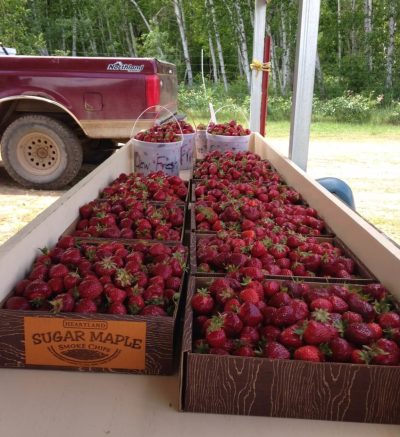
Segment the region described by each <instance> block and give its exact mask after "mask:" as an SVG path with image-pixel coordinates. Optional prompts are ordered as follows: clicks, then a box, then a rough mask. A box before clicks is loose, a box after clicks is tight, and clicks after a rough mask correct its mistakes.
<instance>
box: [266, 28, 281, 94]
mask: <svg viewBox="0 0 400 437" xmlns="http://www.w3.org/2000/svg"><path fill="white" fill-rule="evenodd" d="M265 30H266V33H267V35H269V36H270V38H271V74H270V77H271V81H272V87H273V88H274V91H275V92H278V90H279V91H280V90H281V89H282V87H281V78H280V75H279V68H278V63H277V62H276V51H275V39H274V38H272V36H271V28H270V26H269V24H268V21H267V22H266V23H265Z"/></svg>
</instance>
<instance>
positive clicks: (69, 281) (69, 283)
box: [63, 272, 81, 290]
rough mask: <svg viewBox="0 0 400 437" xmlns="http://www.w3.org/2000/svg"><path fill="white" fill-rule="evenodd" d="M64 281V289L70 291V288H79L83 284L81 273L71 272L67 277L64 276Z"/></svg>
mask: <svg viewBox="0 0 400 437" xmlns="http://www.w3.org/2000/svg"><path fill="white" fill-rule="evenodd" d="M63 281H64V287H65V288H66V289H67V290H69V289H70V288H72V287H75V286H77V285H78V284H79V283H80V282H81V277H80V275H79V273H75V272H69V273H68V274H67V275H65V276H64V278H63Z"/></svg>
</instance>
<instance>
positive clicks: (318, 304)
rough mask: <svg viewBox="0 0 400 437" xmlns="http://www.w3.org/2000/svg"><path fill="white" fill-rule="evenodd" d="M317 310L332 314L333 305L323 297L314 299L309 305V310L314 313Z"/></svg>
mask: <svg viewBox="0 0 400 437" xmlns="http://www.w3.org/2000/svg"><path fill="white" fill-rule="evenodd" d="M317 309H323V310H326V311H328V312H332V311H333V304H332V302H331V301H330V300H328V299H325V298H323V297H320V298H317V299H314V300H313V301H311V303H310V310H312V311H314V310H317Z"/></svg>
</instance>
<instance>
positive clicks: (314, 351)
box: [294, 345, 324, 363]
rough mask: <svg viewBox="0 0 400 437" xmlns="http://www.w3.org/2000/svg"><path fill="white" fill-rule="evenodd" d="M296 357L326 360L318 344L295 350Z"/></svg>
mask: <svg viewBox="0 0 400 437" xmlns="http://www.w3.org/2000/svg"><path fill="white" fill-rule="evenodd" d="M294 359H295V360H302V361H311V362H314V363H319V362H321V361H324V355H323V353H322V352H321V351H320V350H319V349H318V348H317V347H316V346H310V345H307V346H301V347H299V348H298V349H296V350H295V351H294Z"/></svg>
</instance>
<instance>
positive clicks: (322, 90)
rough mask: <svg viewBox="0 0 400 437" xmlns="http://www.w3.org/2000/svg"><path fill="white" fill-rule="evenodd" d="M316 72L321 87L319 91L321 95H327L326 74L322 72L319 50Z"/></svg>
mask: <svg viewBox="0 0 400 437" xmlns="http://www.w3.org/2000/svg"><path fill="white" fill-rule="evenodd" d="M315 72H316V76H317V83H318V87H319V92H320V94H321V96H325V85H324V75H323V73H322V68H321V61H320V59H319V53H318V50H317V56H316V58H315Z"/></svg>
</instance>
